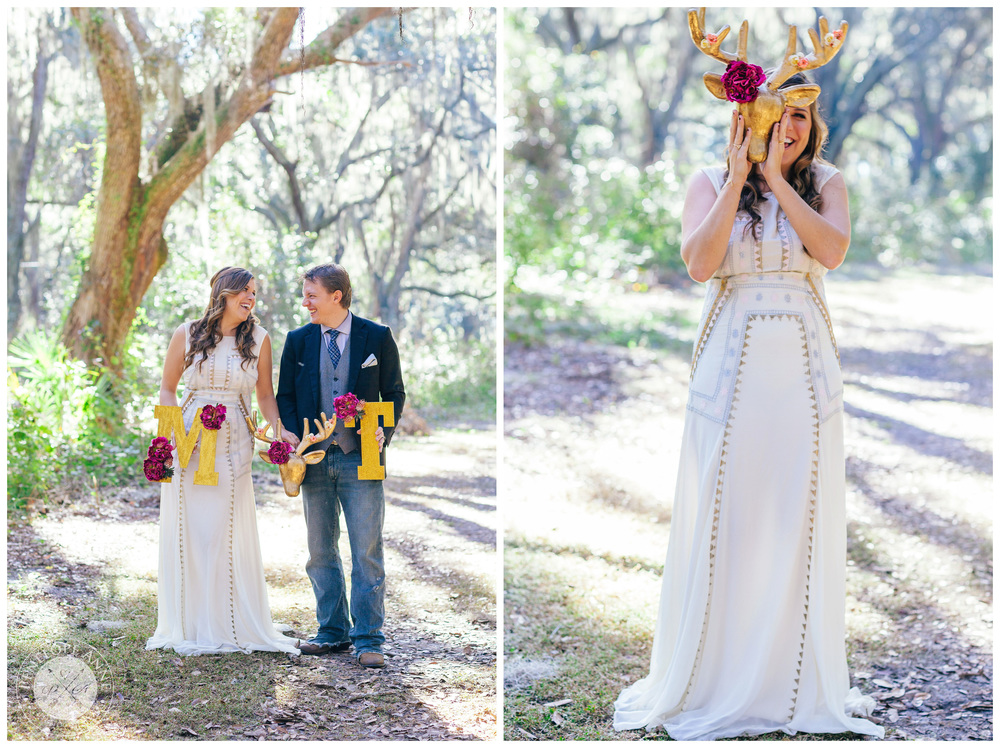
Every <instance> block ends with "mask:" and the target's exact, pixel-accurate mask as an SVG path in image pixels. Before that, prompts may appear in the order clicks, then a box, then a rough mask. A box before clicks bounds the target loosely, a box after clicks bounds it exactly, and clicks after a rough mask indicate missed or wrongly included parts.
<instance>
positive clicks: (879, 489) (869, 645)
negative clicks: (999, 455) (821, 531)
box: [503, 272, 993, 740]
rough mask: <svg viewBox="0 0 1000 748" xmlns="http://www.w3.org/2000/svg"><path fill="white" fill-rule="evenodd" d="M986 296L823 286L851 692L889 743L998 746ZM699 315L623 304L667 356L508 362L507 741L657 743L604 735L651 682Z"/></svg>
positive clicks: (965, 284)
mask: <svg viewBox="0 0 1000 748" xmlns="http://www.w3.org/2000/svg"><path fill="white" fill-rule="evenodd" d="M991 287H992V280H991V279H990V278H984V277H975V276H971V277H970V276H959V275H937V274H929V273H919V272H907V273H898V274H894V275H892V276H888V277H885V278H881V279H878V280H875V279H873V278H870V277H866V276H865V275H855V276H854V277H848V276H846V275H845V274H840V275H839V276H837V275H834V276H832V278H831V280H830V281H829V282H828V298H829V302H830V306H831V314H832V316H833V318H834V324H835V329H836V331H837V336H838V343H839V346H840V352H841V357H842V361H843V366H844V375H845V401H846V403H847V406H846V414H847V419H846V439H847V443H846V449H847V458H848V496H847V510H848V534H849V543H848V551H849V554H848V555H849V558H848V606H847V607H848V610H847V635H848V653H849V662H850V668H851V673H852V678H853V680H852V684H853V685H857V686H859V687H860V688H861V689H862V691H864V692H866V693H870V694H871V695H873V696H875V698H876V699H877V701H878V704H879V708H878V711H877V712H876V713H875V717H874V721H876V722H879V723H880V724H882V725H884V726H885V727H886V728H887V737H889V738H891V739H908V738H910V739H937V740H952V739H988V738H990V737H991V736H992V646H991V645H992V602H993V599H992V586H991V585H992V532H993V531H992V525H991V522H990V509H991V496H992V435H993V429H992V347H991V340H992V335H993V330H992V327H991V313H990V309H991ZM591 295H592V296H593V297H595V298H597V297H601V296H606V295H604V294H600V293H593V294H591ZM701 303H702V299H701V294H699V293H698V292H688V291H681V292H676V291H667V290H656V291H651V292H649V293H645V294H624V295H622V296H620V297H611V298H610V300H609V301H608V312H609V314H612V313H613V314H614V315H616V316H617V318H618V322H619V323H622V324H624V325H626V326H628V325H631V326H632V328H635V329H638V328H641V327H645V328H647V329H654V331H655V329H656V323H655V321H654V322H650V320H651V319H652V320H656V319H660V320H663V322H662V323H661V324H660V327H663V328H664V335H665V336H666V337H669V338H670V339H671V340H672V341H673V343H674V344H673V345H670V346H656V347H651V346H643V345H635V346H631V347H630V346H623V345H614V344H610V343H609V344H601V343H595V342H594V337H595V336H594V335H592V334H590V333H588V332H587V331H582V332H580V333H578V334H577V335H576V336H574V335H572V334H562V335H553V336H550V337H548V338H546V340H545V343H544V344H543V345H539V346H534V347H530V348H526V347H524V346H521V345H509V346H508V348H507V351H506V356H505V385H504V388H505V429H506V436H507V437H508V438H507V439H506V440H505V455H504V471H505V483H504V486H505V496H504V499H503V500H504V507H505V517H506V518H507V526H506V528H505V547H506V548H507V553H506V555H505V561H506V566H507V581H506V582H505V590H506V592H507V598H506V600H507V604H506V608H505V631H506V633H505V649H506V652H507V659H506V661H505V681H507V687H508V691H507V700H506V702H505V712H506V735H507V737H508V738H511V739H521V740H523V739H525V738H526V737H537V738H553V739H558V738H581V737H590V738H598V739H638V738H640V737H642V734H641V733H614V732H613V731H612V730H611V729H610V717H611V702H612V701H613V699H614V698H615V696H616V695H617V693H618V692H619V691H620V690H621V687H622V686H623V685H625V684H628V683H631V682H634V681H635V680H636V679H637V678H639V677H642V676H643V675H645V672H646V670H645V669H646V667H647V665H648V656H649V645H650V642H649V640H648V636H649V631H651V629H652V626H653V622H654V621H655V610H654V608H655V601H656V600H657V599H658V597H659V585H660V572H661V570H662V565H663V557H664V554H665V551H666V544H667V537H668V531H669V522H670V509H671V507H670V491H671V490H672V486H673V484H674V479H675V475H676V469H677V464H676V462H677V454H678V451H679V446H680V445H679V439H680V434H681V430H682V424H683V417H684V407H685V401H686V397H687V388H686V385H687V379H688V362H689V357H690V346H691V343H692V342H693V338H694V327H693V325H692V324H688V325H683V324H680V325H678V324H675V323H676V321H677V320H678V319H684V318H686V319H688V320H693V321H696V320H697V315H698V312H699V311H700V308H701ZM623 310H631V311H630V312H628V314H630V315H631V316H630V317H629V318H628V319H624V317H623V315H624V314H625V312H623ZM589 311H590V312H591V313H590V314H584V313H581V315H580V316H581V317H587V318H594V317H597V318H600V317H601V314H602V312H601V311H597V312H596V313H595V312H594V310H589ZM667 321H670V324H671V325H672V327H670V329H666V328H667ZM607 337H608V336H605V338H607ZM543 497H544V500H542V498H543ZM544 569H547V570H548V572H547V573H542V572H541V571H539V570H544ZM590 639H594V640H595V641H593V642H591V641H590ZM574 689H576V690H574ZM594 694H597V696H596V697H595V696H594ZM567 699H569V700H570V701H571V702H572V703H568V702H567ZM552 704H559V705H560V706H559V707H558V708H555V707H552ZM774 737H776V739H781V738H780V736H774ZM844 737H848V736H844Z"/></svg>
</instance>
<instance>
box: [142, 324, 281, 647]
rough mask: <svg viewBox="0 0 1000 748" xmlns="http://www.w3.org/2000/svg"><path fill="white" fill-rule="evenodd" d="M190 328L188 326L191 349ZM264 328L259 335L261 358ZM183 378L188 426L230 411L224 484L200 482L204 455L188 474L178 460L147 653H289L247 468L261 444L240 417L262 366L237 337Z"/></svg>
mask: <svg viewBox="0 0 1000 748" xmlns="http://www.w3.org/2000/svg"><path fill="white" fill-rule="evenodd" d="M190 324H191V323H188V324H187V326H186V327H185V338H186V346H185V348H187V346H188V345H190ZM266 335H267V332H266V331H265V330H264V329H262V328H261V327H260V326H257V327H256V328H255V331H254V353H255V354H257V355H259V352H260V345H261V342H263V340H264V338H265V336H266ZM200 358H201V356H200V354H199V355H197V356H195V362H194V363H193V364H192V365H191V366H190V367H188V368H187V369H186V370H185V371H184V374H183V376H182V381H183V383H184V398H183V400H182V401H181V407H182V411H183V414H184V425H185V427H186V428H188V429H190V428H191V423H192V421H193V419H194V414H195V412H196V411H197V410H198V408H199V407H201V406H204V405H217V404H222V405H225V406H226V420H225V421H224V422H223V424H222V427H221V428H220V429H219V433H218V437H217V441H216V456H215V471H216V472H217V473H218V474H219V483H218V485H217V486H197V485H194V483H193V479H194V473H195V471H196V470H197V468H198V454H199V452H200V440H199V449H198V450H196V451H195V453H194V455H193V456H192V457H191V461H190V462H189V463H188V466H187V468H182V467H180V462H179V461H178V459H177V457H176V453H175V456H174V476H173V479H172V480H171V481H170V483H163V484H161V490H160V572H159V579H158V585H157V595H158V615H157V625H156V632H155V633H154V634H153V636H152V638H151V639H149V641H147V642H146V649H158V648H169V649H173V650H174V651H175V652H177V653H178V654H182V655H202V654H215V653H221V652H250V651H252V650H263V651H268V652H288V653H291V654H298V653H299V650H298V649H297V648H296V647H295V644H294V642H293V641H292V640H291V639H289V638H288V637H286V636H283V635H282V634H281V633H279V632H278V631H277V630H276V629H275V627H274V624H273V623H272V622H271V611H270V608H269V606H268V602H267V588H266V587H265V585H264V565H263V563H262V561H261V555H260V540H259V539H258V536H257V513H256V507H255V505H254V493H253V483H252V481H251V479H250V462H251V460H252V459H253V448H254V440H253V437H252V435H251V433H250V429H249V427H248V426H247V424H246V421H244V420H243V418H244V415H248V414H249V411H248V404H249V403H250V396H251V394H252V393H253V391H254V388H255V386H256V384H257V363H256V361H254V362H253V363H251V364H248V365H247V367H246V369H244V368H243V367H242V358H241V357H240V354H239V352H238V351H237V349H236V338H235V337H224V338H223V339H222V341H221V342H220V343H219V345H218V346H217V347H216V348H215V350H214V351H212V353H210V354H209V356H208V358H207V359H206V360H205V361H204V362H203V363H202V365H201V367H200V368H199V366H198V359H200Z"/></svg>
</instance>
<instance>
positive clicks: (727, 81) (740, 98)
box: [722, 60, 767, 104]
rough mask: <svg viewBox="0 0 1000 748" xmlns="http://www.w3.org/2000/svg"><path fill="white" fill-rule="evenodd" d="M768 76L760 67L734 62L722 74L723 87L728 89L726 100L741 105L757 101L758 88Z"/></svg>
mask: <svg viewBox="0 0 1000 748" xmlns="http://www.w3.org/2000/svg"><path fill="white" fill-rule="evenodd" d="M766 80H767V76H766V75H764V69H763V68H762V67H761V66H760V65H752V64H750V63H749V62H743V61H742V60H733V61H732V62H730V63H729V64H728V65H726V72H725V73H723V74H722V86H723V88H725V89H726V99H728V100H729V101H735V102H738V103H740V104H749V103H750V102H751V101H756V99H757V94H758V90H757V89H758V88H759V87H760V85H761V84H762V83H764V81H766Z"/></svg>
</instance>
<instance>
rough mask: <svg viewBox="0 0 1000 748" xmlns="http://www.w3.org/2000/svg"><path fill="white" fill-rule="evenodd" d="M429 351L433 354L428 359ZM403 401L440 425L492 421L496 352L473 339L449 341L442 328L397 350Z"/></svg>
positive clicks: (494, 414)
mask: <svg viewBox="0 0 1000 748" xmlns="http://www.w3.org/2000/svg"><path fill="white" fill-rule="evenodd" d="M431 352H433V355H431ZM401 354H402V355H403V357H404V360H403V376H404V378H405V381H406V386H407V391H406V398H407V402H408V403H409V404H410V405H411V406H412V407H413V408H414V410H416V411H418V412H419V413H420V414H421V415H422V416H424V417H427V418H429V419H431V420H433V421H436V422H438V423H441V422H443V421H447V420H449V419H454V418H459V419H461V418H471V419H474V420H489V421H492V420H495V418H496V402H497V384H496V352H495V350H494V347H493V345H492V344H487V343H483V342H481V341H478V340H462V339H459V340H454V339H449V336H448V334H447V332H446V331H445V330H444V329H441V328H439V329H437V330H435V331H434V332H433V333H432V335H431V338H430V339H429V340H426V339H425V340H423V341H421V342H420V344H419V345H416V346H413V347H412V348H411V349H409V350H408V349H401Z"/></svg>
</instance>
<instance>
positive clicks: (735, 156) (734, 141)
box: [726, 110, 751, 191]
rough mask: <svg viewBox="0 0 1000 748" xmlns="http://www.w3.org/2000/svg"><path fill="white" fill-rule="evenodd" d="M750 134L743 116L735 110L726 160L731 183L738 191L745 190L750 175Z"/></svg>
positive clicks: (730, 126) (730, 127)
mask: <svg viewBox="0 0 1000 748" xmlns="http://www.w3.org/2000/svg"><path fill="white" fill-rule="evenodd" d="M750 134H751V133H750V130H749V129H748V128H747V127H746V124H745V122H744V120H743V115H742V114H740V113H739V111H738V110H734V111H733V120H732V122H731V123H730V125H729V149H728V151H727V153H726V160H727V164H728V166H729V181H730V182H732V183H733V185H734V186H735V187H736V189H737V191H740V190H742V189H743V184H744V183H745V182H746V181H747V176H748V175H749V174H750V167H751V163H750V161H749V160H748V159H747V149H748V148H749V147H750Z"/></svg>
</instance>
